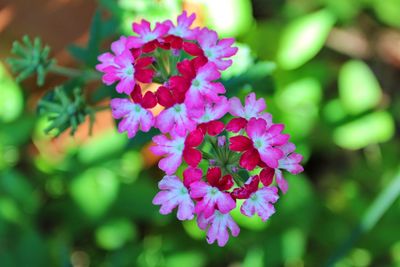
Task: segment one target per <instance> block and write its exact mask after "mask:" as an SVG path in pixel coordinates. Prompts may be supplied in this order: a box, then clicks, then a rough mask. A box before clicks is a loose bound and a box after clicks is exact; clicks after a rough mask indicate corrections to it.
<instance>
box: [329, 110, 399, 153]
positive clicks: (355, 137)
mask: <svg viewBox="0 0 400 267" xmlns="http://www.w3.org/2000/svg"><path fill="white" fill-rule="evenodd" d="M394 130H395V129H394V121H393V118H392V116H391V115H390V114H389V113H388V112H386V111H379V112H374V113H371V114H369V115H365V116H364V117H362V118H359V119H356V120H354V121H352V122H349V123H346V124H344V125H342V126H339V127H338V128H336V129H335V131H334V133H333V139H334V141H335V143H336V144H337V145H339V146H341V147H343V148H347V149H360V148H363V147H366V146H368V145H370V144H376V143H381V142H386V141H388V140H389V139H390V138H392V136H393V134H394Z"/></svg>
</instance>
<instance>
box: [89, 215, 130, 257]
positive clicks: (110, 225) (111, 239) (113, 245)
mask: <svg viewBox="0 0 400 267" xmlns="http://www.w3.org/2000/svg"><path fill="white" fill-rule="evenodd" d="M95 235H96V242H97V244H98V245H99V246H100V247H101V248H104V249H106V250H115V249H119V248H120V247H122V246H123V245H124V244H125V243H126V242H128V241H130V240H132V239H134V238H135V236H136V228H135V225H134V224H132V223H131V222H130V221H129V220H127V219H112V220H111V221H108V222H107V223H105V224H104V225H102V226H100V227H99V228H98V229H96V233H95Z"/></svg>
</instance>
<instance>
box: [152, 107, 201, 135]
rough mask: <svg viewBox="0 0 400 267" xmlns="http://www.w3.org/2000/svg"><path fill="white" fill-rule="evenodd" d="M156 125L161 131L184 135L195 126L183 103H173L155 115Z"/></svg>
mask: <svg viewBox="0 0 400 267" xmlns="http://www.w3.org/2000/svg"><path fill="white" fill-rule="evenodd" d="M156 127H157V128H158V129H160V131H161V132H162V133H169V132H171V131H173V132H176V133H177V134H179V135H185V134H186V132H187V131H192V130H193V129H194V128H195V127H196V123H195V122H194V121H193V120H192V117H191V116H190V114H189V112H188V110H187V108H186V105H185V104H175V105H173V106H172V107H170V108H166V109H164V110H163V111H162V112H161V113H160V114H159V115H158V116H157V120H156Z"/></svg>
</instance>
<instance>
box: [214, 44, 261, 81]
mask: <svg viewBox="0 0 400 267" xmlns="http://www.w3.org/2000/svg"><path fill="white" fill-rule="evenodd" d="M234 46H236V47H237V48H239V50H238V52H237V53H236V55H234V56H233V57H232V60H233V64H232V65H231V66H230V67H229V68H228V69H226V70H225V71H223V72H222V73H221V75H222V78H223V79H225V80H226V79H228V78H231V77H233V76H238V75H240V74H242V73H244V72H246V71H247V70H248V69H249V68H250V67H251V66H252V65H253V64H254V63H253V62H254V59H253V57H252V55H251V49H250V47H249V46H248V45H245V44H241V43H235V44H234Z"/></svg>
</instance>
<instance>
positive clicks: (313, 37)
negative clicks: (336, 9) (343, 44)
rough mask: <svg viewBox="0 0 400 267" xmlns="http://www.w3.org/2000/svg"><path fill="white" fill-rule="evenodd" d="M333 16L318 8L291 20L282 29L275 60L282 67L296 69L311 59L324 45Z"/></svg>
mask: <svg viewBox="0 0 400 267" xmlns="http://www.w3.org/2000/svg"><path fill="white" fill-rule="evenodd" d="M334 24H335V17H334V16H333V15H332V13H330V12H329V11H328V10H320V11H318V12H315V13H313V14H308V15H305V16H303V17H300V18H298V19H296V20H294V21H292V22H291V23H290V24H289V25H288V26H287V27H286V28H285V29H284V31H283V34H282V37H281V41H280V45H279V48H278V52H277V53H278V54H277V61H278V64H279V65H280V66H281V67H282V68H284V69H296V68H298V67H300V66H301V65H303V64H304V63H306V62H307V61H309V60H310V59H312V58H313V57H314V56H315V55H316V54H317V53H318V52H319V51H320V50H321V48H322V47H323V46H324V43H325V40H326V38H327V37H328V34H329V32H330V31H331V29H332V27H333V25H334Z"/></svg>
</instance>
